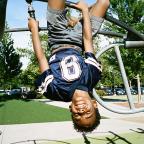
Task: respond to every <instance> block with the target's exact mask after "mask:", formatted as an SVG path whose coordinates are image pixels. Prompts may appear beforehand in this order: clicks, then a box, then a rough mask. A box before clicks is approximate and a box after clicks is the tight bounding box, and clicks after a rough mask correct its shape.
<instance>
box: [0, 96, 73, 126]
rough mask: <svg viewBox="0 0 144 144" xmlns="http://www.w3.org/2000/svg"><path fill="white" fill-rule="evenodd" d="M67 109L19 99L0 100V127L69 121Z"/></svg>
mask: <svg viewBox="0 0 144 144" xmlns="http://www.w3.org/2000/svg"><path fill="white" fill-rule="evenodd" d="M70 120H71V116H70V112H69V110H68V109H64V108H59V107H56V106H51V105H48V104H44V103H42V102H36V101H28V100H21V99H7V98H6V99H4V98H2V97H1V99H0V125H4V124H26V123H41V122H59V121H70Z"/></svg>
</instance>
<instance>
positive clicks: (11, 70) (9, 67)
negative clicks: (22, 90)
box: [0, 33, 22, 84]
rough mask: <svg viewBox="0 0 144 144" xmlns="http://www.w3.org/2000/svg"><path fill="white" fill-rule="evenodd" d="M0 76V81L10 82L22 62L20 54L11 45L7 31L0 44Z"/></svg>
mask: <svg viewBox="0 0 144 144" xmlns="http://www.w3.org/2000/svg"><path fill="white" fill-rule="evenodd" d="M0 65H1V66H0V78H1V83H3V84H4V83H7V82H12V80H13V79H14V78H15V77H17V76H18V74H19V73H20V72H21V70H20V69H21V66H22V63H21V62H20V55H19V54H17V53H16V51H15V48H14V47H13V41H12V39H11V35H10V34H9V33H6V34H4V37H3V39H2V41H1V46H0Z"/></svg>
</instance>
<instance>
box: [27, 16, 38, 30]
mask: <svg viewBox="0 0 144 144" xmlns="http://www.w3.org/2000/svg"><path fill="white" fill-rule="evenodd" d="M28 20H29V21H28V27H29V30H30V31H31V32H33V31H39V23H38V21H36V20H35V19H33V18H29V19H28Z"/></svg>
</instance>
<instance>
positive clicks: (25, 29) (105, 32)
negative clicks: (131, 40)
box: [5, 27, 125, 38]
mask: <svg viewBox="0 0 144 144" xmlns="http://www.w3.org/2000/svg"><path fill="white" fill-rule="evenodd" d="M25 31H29V29H28V28H13V29H6V30H5V32H25ZM40 31H47V27H40ZM98 34H102V35H107V36H115V37H120V38H124V37H125V35H124V34H121V33H116V32H111V31H103V30H99V31H98Z"/></svg>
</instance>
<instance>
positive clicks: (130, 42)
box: [0, 0, 144, 114]
mask: <svg viewBox="0 0 144 144" xmlns="http://www.w3.org/2000/svg"><path fill="white" fill-rule="evenodd" d="M33 1H41V2H47V0H26V2H27V3H28V13H29V15H30V16H31V17H33V18H35V15H34V12H35V11H34V9H33V7H32V2H33ZM2 2H3V5H1V3H2ZM2 2H0V7H1V6H3V8H4V9H1V10H6V4H7V0H2ZM70 3H71V2H70V1H67V2H66V4H67V5H69V4H70ZM5 12H6V11H5ZM1 19H2V23H0V25H1V26H0V28H1V29H0V39H1V37H2V34H3V31H4V23H5V15H4V14H3V15H2V17H1ZM105 20H107V21H109V22H112V23H114V24H116V25H117V26H119V27H121V28H123V29H125V30H126V31H127V33H126V34H121V33H115V32H111V31H103V30H99V32H98V34H102V35H107V36H115V37H119V38H121V39H123V42H116V43H113V44H110V45H109V46H107V47H105V48H103V49H101V50H100V51H99V52H98V53H97V54H96V58H99V57H100V56H101V55H102V54H103V53H105V52H106V51H108V50H109V49H112V48H114V50H115V53H116V57H117V60H118V63H119V68H120V72H121V75H122V79H123V83H124V86H125V89H126V93H127V99H128V102H129V107H130V109H129V110H118V109H114V108H113V107H109V106H107V105H106V103H105V102H104V101H103V100H102V99H101V98H100V97H99V96H98V95H97V93H96V91H95V90H93V95H94V97H95V99H96V100H97V101H98V102H99V103H100V104H101V105H102V106H103V107H105V108H106V109H108V110H110V111H112V112H115V113H119V114H133V113H138V112H144V108H139V109H137V108H135V106H134V101H133V99H132V95H131V92H130V87H129V84H128V79H127V75H126V72H125V67H124V64H123V60H122V57H121V53H120V49H121V48H124V47H125V48H144V35H142V34H140V33H139V32H138V31H136V30H134V29H133V28H130V27H129V26H127V25H126V24H125V23H123V22H120V21H119V20H117V19H115V18H113V17H111V16H108V15H106V16H105ZM43 30H47V28H46V27H40V31H43ZM22 31H29V29H28V28H15V29H8V30H5V32H22Z"/></svg>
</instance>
